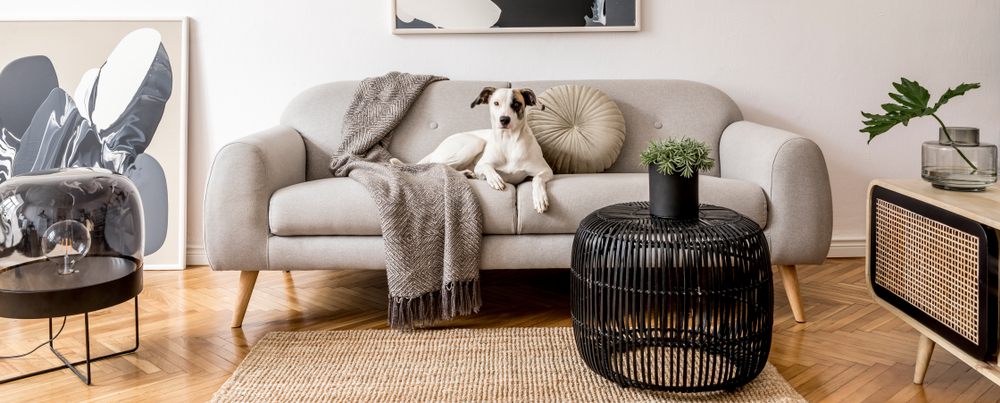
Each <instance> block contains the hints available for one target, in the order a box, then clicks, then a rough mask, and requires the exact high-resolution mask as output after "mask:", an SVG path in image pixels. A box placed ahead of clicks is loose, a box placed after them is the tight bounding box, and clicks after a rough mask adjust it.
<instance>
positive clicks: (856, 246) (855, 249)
mask: <svg viewBox="0 0 1000 403" xmlns="http://www.w3.org/2000/svg"><path fill="white" fill-rule="evenodd" d="M827 257H865V239H864V238H840V239H834V240H833V242H831V243H830V253H828V254H827ZM188 259H190V258H188Z"/></svg>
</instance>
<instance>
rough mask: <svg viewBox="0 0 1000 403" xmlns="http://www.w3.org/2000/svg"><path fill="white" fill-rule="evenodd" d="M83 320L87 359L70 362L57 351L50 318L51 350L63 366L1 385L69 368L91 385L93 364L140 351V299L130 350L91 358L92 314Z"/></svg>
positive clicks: (4, 381) (24, 375) (14, 378)
mask: <svg viewBox="0 0 1000 403" xmlns="http://www.w3.org/2000/svg"><path fill="white" fill-rule="evenodd" d="M83 320H84V337H85V339H86V348H87V351H86V353H87V355H86V359H84V360H80V361H76V362H70V361H69V360H68V359H66V357H65V356H63V355H62V353H60V352H59V350H56V348H55V343H54V341H53V340H52V335H53V334H52V319H51V318H49V350H51V351H52V353H53V354H54V355H55V356H56V358H58V359H59V361H62V363H63V365H60V366H57V367H52V368H47V369H43V370H41V371H35V372H32V373H28V374H23V375H17V376H14V377H11V378H7V379H3V380H0V385H2V384H5V383H10V382H14V381H19V380H21V379H26V378H31V377H33V376H37V375H42V374H47V373H50V372H55V371H59V370H63V369H67V368H68V369H69V370H70V371H72V372H73V374H74V375H76V376H77V378H80V380H81V381H83V383H85V384H87V385H90V384H91V376H90V366H91V364H92V363H95V362H98V361H102V360H106V359H108V358H113V357H118V356H122V355H126V354H131V353H134V352H136V351H137V350H139V297H135V313H134V320H135V346H133V347H132V348H130V349H128V350H124V351H119V352H115V353H111V354H107V355H102V356H100V357H96V358H93V357H91V356H90V314H89V313H85V314H84V316H83ZM81 364H87V376H83V374H82V373H80V371H79V370H78V369H76V367H77V366H78V365H81Z"/></svg>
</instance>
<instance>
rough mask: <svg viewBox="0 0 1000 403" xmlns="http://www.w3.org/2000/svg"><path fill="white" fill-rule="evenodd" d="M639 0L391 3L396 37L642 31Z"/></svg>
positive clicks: (412, 0)
mask: <svg viewBox="0 0 1000 403" xmlns="http://www.w3.org/2000/svg"><path fill="white" fill-rule="evenodd" d="M639 2H640V0H392V4H393V10H392V12H393V13H392V14H393V33H396V34H417V33H421V34H424V33H490V32H600V31H638V30H639V26H640V18H639V17H640V5H639Z"/></svg>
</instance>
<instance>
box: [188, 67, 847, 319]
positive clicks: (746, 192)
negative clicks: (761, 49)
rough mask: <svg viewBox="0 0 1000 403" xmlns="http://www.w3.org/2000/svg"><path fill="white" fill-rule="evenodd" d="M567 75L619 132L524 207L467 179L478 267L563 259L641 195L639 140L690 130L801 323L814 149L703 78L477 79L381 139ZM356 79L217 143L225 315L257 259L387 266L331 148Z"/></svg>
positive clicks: (414, 150) (812, 218) (434, 140)
mask: <svg viewBox="0 0 1000 403" xmlns="http://www.w3.org/2000/svg"><path fill="white" fill-rule="evenodd" d="M568 83H578V84H585V85H589V86H592V87H595V88H597V89H599V90H601V91H603V92H605V93H606V94H608V95H609V96H610V97H612V98H613V99H615V101H616V102H617V103H618V106H619V107H620V108H621V110H622V112H623V113H624V115H625V120H626V125H627V136H626V140H625V145H624V147H623V149H622V151H621V155H620V156H619V157H618V161H617V162H616V163H615V164H614V165H613V166H612V167H611V168H610V169H608V170H607V172H606V173H600V174H587V175H556V176H555V178H554V179H553V180H552V181H551V182H549V197H550V202H551V206H550V208H549V210H548V211H547V212H546V213H544V214H538V213H536V212H535V211H534V210H533V209H532V204H531V187H530V181H529V182H526V183H523V184H521V185H519V186H507V188H506V189H505V190H504V191H502V192H501V191H496V190H493V189H491V188H489V187H488V186H487V185H486V182H485V181H474V182H473V187H474V189H475V191H476V193H477V194H478V196H479V197H480V200H481V202H482V208H483V215H484V231H483V232H484V236H483V247H482V268H483V269H486V270H491V269H535V268H568V267H569V265H570V252H571V251H570V249H571V245H572V241H573V234H574V232H575V230H576V227H577V225H578V224H579V222H580V220H581V219H583V218H584V216H586V215H587V214H589V213H590V212H592V211H594V210H596V209H598V208H600V207H603V206H606V205H609V204H613V203H620V202H626V201H635V200H648V188H647V186H648V185H647V174H646V173H645V171H646V170H645V168H643V167H642V166H640V164H639V152H640V151H641V150H642V149H643V148H645V146H646V145H647V143H648V142H649V141H650V140H653V139H658V138H665V137H682V136H686V137H692V138H696V139H699V140H702V141H705V142H706V143H708V144H709V145H710V146H711V147H712V150H713V154H714V155H713V157H715V158H716V161H717V164H716V166H715V168H714V169H712V170H711V171H710V172H708V173H707V175H701V182H700V187H701V190H700V197H701V201H702V202H703V203H710V204H716V205H720V206H724V207H728V208H731V209H734V210H736V211H738V212H740V213H742V214H744V215H746V216H748V217H750V218H751V219H753V220H754V221H756V222H757V223H758V224H760V225H761V226H762V227H763V228H764V232H765V234H766V235H767V238H768V241H769V242H770V248H771V259H772V263H773V264H775V265H779V266H780V267H781V272H782V275H783V277H784V278H783V280H784V284H785V289H786V292H787V294H788V296H789V299H790V302H791V305H792V308H793V312H794V315H795V318H796V320H798V321H800V322H801V321H803V320H804V316H803V312H802V306H801V301H800V298H799V291H798V281H797V279H796V277H795V265H798V264H818V263H821V262H822V261H823V259H824V258H825V256H826V254H827V251H828V250H829V247H830V236H831V226H832V207H831V198H830V182H829V178H828V175H827V169H826V163H825V161H824V159H823V154H822V152H821V151H820V149H819V148H818V147H817V146H816V144H815V143H813V142H812V141H810V140H808V139H805V138H803V137H801V136H798V135H796V134H793V133H789V132H786V131H783V130H779V129H774V128H770V127H765V126H762V125H759V124H755V123H751V122H747V121H743V119H742V118H743V117H742V114H741V113H740V109H739V108H738V107H737V106H736V104H735V103H734V102H733V100H732V99H730V98H729V97H728V96H727V95H726V94H724V93H723V92H721V91H719V90H718V89H715V88H713V87H711V86H708V85H705V84H700V83H695V82H689V81H677V80H595V81H533V82H513V83H507V82H475V81H442V82H438V83H435V84H432V85H431V86H429V87H428V88H427V90H426V91H425V92H424V94H423V95H422V96H421V98H420V99H419V100H418V101H417V102H416V104H415V105H414V106H413V108H412V109H411V110H410V112H409V114H408V115H407V117H406V118H405V120H404V121H403V122H402V123H401V124H400V125H399V126H398V127H397V129H396V130H395V132H394V134H393V138H392V142H391V144H390V147H389V150H390V151H391V152H392V153H393V155H395V156H396V157H398V158H399V159H401V160H403V161H407V162H413V161H417V160H419V159H420V158H422V157H423V156H424V155H426V154H428V153H429V152H431V150H433V149H434V148H435V147H436V146H437V145H438V144H439V143H440V142H441V140H443V139H444V138H445V137H447V136H448V135H450V134H453V133H456V132H460V131H465V130H471V129H481V128H486V127H489V122H488V120H489V117H488V110H487V108H476V109H470V108H469V103H470V102H471V100H472V99H473V98H475V97H476V96H477V95H478V94H479V92H480V90H481V89H482V88H483V87H485V86H494V87H498V88H500V87H510V86H513V87H527V88H531V89H534V90H535V91H536V92H537V93H541V92H542V91H545V90H546V89H548V88H550V87H552V86H556V85H560V84H568ZM356 86H357V82H334V83H329V84H324V85H320V86H317V87H314V88H312V89H309V90H307V91H305V92H303V93H302V94H301V95H299V96H298V97H296V98H295V99H294V100H293V101H292V102H291V104H290V105H289V106H288V107H287V109H286V110H285V112H284V115H283V116H282V118H281V124H280V125H278V126H276V127H273V128H270V129H267V130H264V131H262V132H260V133H257V134H253V135H250V136H248V137H245V138H242V139H240V140H237V141H235V142H233V143H231V144H228V145H226V146H224V147H223V148H222V149H221V150H220V151H219V153H218V154H217V155H216V158H215V162H214V164H213V166H212V171H211V174H210V176H209V180H208V185H207V186H208V187H207V190H206V194H205V217H204V222H205V247H206V250H207V253H208V259H209V262H210V264H211V266H212V269H214V270H239V271H242V274H241V277H240V288H239V295H238V297H237V301H236V308H235V312H234V318H233V326H234V327H239V326H241V324H242V322H243V317H244V315H245V313H246V308H247V304H248V303H249V301H250V296H251V294H252V291H253V286H254V284H255V282H256V278H257V273H258V271H261V270H284V271H289V270H328V269H373V270H379V269H384V267H385V266H384V261H383V245H382V238H381V236H380V233H381V231H380V227H379V218H378V214H377V211H376V207H375V205H374V204H373V203H372V201H371V199H370V197H369V196H368V194H367V192H366V191H365V189H364V188H363V187H362V186H361V185H360V184H358V183H356V182H354V181H353V180H352V179H349V178H332V177H331V175H330V172H329V171H328V169H327V167H328V165H329V162H330V154H331V153H332V152H334V151H335V150H336V147H337V146H338V144H339V142H340V139H341V134H340V132H341V124H342V118H343V115H344V111H345V110H346V109H347V106H348V103H349V102H350V100H351V98H352V95H353V93H354V89H355V87H356Z"/></svg>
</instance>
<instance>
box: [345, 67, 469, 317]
mask: <svg viewBox="0 0 1000 403" xmlns="http://www.w3.org/2000/svg"><path fill="white" fill-rule="evenodd" d="M444 79H445V78H443V77H435V76H427V75H411V74H403V73H396V72H392V73H389V74H386V75H384V76H381V77H373V78H368V79H365V80H364V81H362V82H361V85H360V86H359V87H358V89H357V92H355V94H354V100H353V101H352V102H351V105H350V107H348V108H347V113H346V114H345V115H344V129H343V135H344V138H343V140H342V141H341V144H340V147H339V149H338V151H337V153H336V154H334V156H333V161H332V162H331V164H330V171H331V172H333V175H334V176H338V177H344V176H347V177H350V178H351V179H354V180H356V181H358V182H360V183H361V184H362V185H364V187H365V188H366V189H367V190H368V193H369V194H370V195H371V197H372V199H374V201H375V204H376V205H377V206H378V208H379V213H380V214H381V218H382V237H383V239H384V241H385V262H386V269H387V276H388V278H389V326H391V327H392V328H394V329H413V328H414V327H423V326H430V325H431V324H433V323H434V321H435V320H438V319H443V320H448V319H451V318H453V317H455V316H458V315H469V314H472V313H475V312H479V307H480V306H481V305H482V298H481V296H480V294H479V246H480V242H481V240H482V232H483V231H482V227H483V224H482V215H483V214H482V211H481V210H480V207H479V200H478V199H477V198H476V195H475V193H473V191H472V186H471V185H470V184H469V182H468V180H467V179H466V178H465V176H464V175H462V174H461V173H459V172H458V171H455V170H454V169H452V168H449V167H447V166H445V165H441V164H423V165H405V166H396V165H392V164H390V163H389V159H390V158H392V155H390V154H389V151H388V150H387V147H388V144H389V141H390V137H391V136H390V133H391V132H392V130H393V129H394V128H395V127H396V125H397V124H398V123H399V122H400V121H401V120H402V119H403V117H404V116H405V115H406V112H407V111H408V110H409V109H410V106H411V105H413V102H414V101H416V100H417V98H418V97H419V96H420V93H421V92H423V90H424V88H425V87H427V85H429V84H430V83H432V82H435V81H438V80H444Z"/></svg>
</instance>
